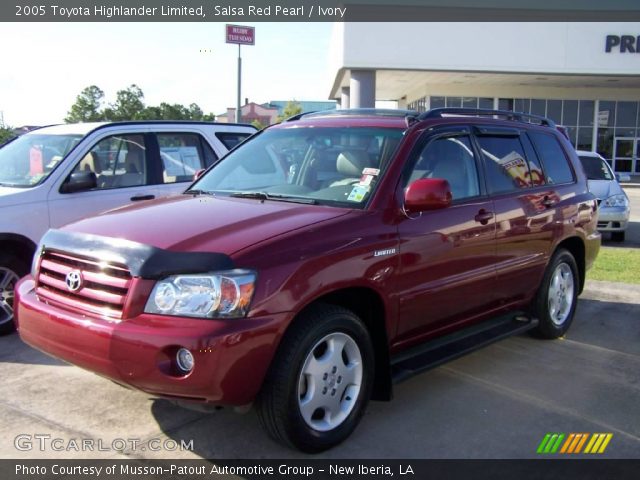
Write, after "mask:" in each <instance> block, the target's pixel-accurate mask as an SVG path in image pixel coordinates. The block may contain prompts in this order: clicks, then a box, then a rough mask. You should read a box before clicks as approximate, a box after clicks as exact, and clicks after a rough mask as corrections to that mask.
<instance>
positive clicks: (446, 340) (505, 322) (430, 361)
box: [391, 312, 538, 383]
mask: <svg viewBox="0 0 640 480" xmlns="http://www.w3.org/2000/svg"><path fill="white" fill-rule="evenodd" d="M537 325H538V319H537V318H530V317H528V316H527V315H525V314H524V313H523V312H511V313H509V314H508V315H504V316H501V317H497V318H494V319H491V320H487V321H485V322H482V323H479V324H477V325H473V326H471V327H467V328H465V329H463V330H460V331H458V332H454V333H451V334H449V335H445V336H444V337H438V338H436V339H433V340H430V341H428V342H426V343H423V344H421V345H418V346H416V347H412V348H410V349H409V350H407V351H404V352H401V353H399V354H397V355H394V356H393V357H392V358H391V373H392V378H393V382H394V383H398V382H401V381H403V380H406V379H407V378H410V377H412V376H414V375H416V374H418V373H421V372H424V371H426V370H429V369H431V368H435V367H437V366H439V365H442V364H443V363H446V362H448V361H450V360H454V359H456V358H458V357H462V356H463V355H466V354H467V353H471V352H473V351H475V350H478V349H480V348H482V347H485V346H487V345H490V344H492V343H494V342H497V341H498V340H502V339H503V338H507V337H510V336H512V335H517V334H519V333H522V332H526V331H527V330H531V329H532V328H535V327H536V326H537Z"/></svg>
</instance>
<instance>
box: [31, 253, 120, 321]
mask: <svg viewBox="0 0 640 480" xmlns="http://www.w3.org/2000/svg"><path fill="white" fill-rule="evenodd" d="M74 271H75V272H76V273H79V274H80V278H81V279H82V280H81V283H80V287H79V288H78V289H77V290H75V291H73V290H72V289H71V288H69V286H68V285H67V281H66V279H67V275H68V274H69V273H71V272H74ZM130 285H131V274H130V272H129V270H128V269H127V268H126V267H124V266H120V265H113V264H107V263H104V262H100V261H99V260H95V259H87V258H79V257H75V256H72V255H70V254H66V253H64V254H63V253H57V252H45V253H44V254H43V256H42V258H41V260H40V269H39V272H38V277H37V284H36V294H37V295H38V298H39V299H40V300H42V301H44V302H47V303H51V304H55V305H56V306H60V307H63V308H67V309H70V310H81V311H83V312H87V313H91V314H94V315H97V316H105V317H110V318H112V319H121V318H122V311H123V309H124V304H125V300H126V298H127V293H128V292H129V287H130Z"/></svg>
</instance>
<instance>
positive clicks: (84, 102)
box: [64, 85, 104, 123]
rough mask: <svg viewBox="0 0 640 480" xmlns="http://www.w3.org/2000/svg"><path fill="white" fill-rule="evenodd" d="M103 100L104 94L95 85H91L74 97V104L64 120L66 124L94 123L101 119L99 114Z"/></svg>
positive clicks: (101, 116) (101, 115)
mask: <svg viewBox="0 0 640 480" xmlns="http://www.w3.org/2000/svg"><path fill="white" fill-rule="evenodd" d="M103 100H104V92H103V91H102V90H100V88H98V87H97V86H95V85H91V86H89V87H87V88H85V89H84V90H82V92H80V95H78V96H77V97H76V102H75V103H74V104H73V105H72V106H71V109H70V110H69V113H67V117H66V118H65V119H64V121H65V122H67V123H76V122H96V121H99V120H102V119H103V114H102V113H101V112H100V109H101V108H102V102H103Z"/></svg>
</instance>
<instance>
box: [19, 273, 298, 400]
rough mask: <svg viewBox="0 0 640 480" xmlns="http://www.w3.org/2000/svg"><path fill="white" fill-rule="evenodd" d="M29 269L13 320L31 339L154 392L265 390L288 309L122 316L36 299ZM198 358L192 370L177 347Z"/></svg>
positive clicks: (187, 396)
mask: <svg viewBox="0 0 640 480" xmlns="http://www.w3.org/2000/svg"><path fill="white" fill-rule="evenodd" d="M34 286H35V284H34V281H33V279H32V278H31V277H29V276H28V277H26V278H25V279H23V280H21V281H20V282H19V283H18V285H17V287H16V300H15V305H16V310H15V312H16V322H17V325H18V331H19V333H20V336H21V338H22V339H23V340H24V341H25V342H26V343H27V344H29V345H31V346H33V347H35V348H37V349H39V350H41V351H43V352H45V353H48V354H50V355H52V356H54V357H57V358H60V359H62V360H64V361H67V362H69V363H72V364H75V365H78V366H79V367H82V368H85V369H87V370H91V371H93V372H95V373H97V374H99V375H102V376H104V377H107V378H109V379H111V380H113V381H115V382H117V383H120V384H125V385H129V386H132V387H134V388H137V389H140V390H143V391H145V392H148V393H150V394H152V395H154V396H159V397H166V398H173V399H181V400H185V401H195V402H208V403H211V404H215V405H246V404H248V403H251V402H252V401H253V399H254V398H255V396H256V395H257V393H258V392H259V390H260V387H261V385H262V382H263V380H264V377H265V375H266V372H267V369H268V367H269V365H270V363H271V360H272V358H273V354H274V352H275V349H276V346H277V344H278V341H279V339H280V336H281V333H282V331H283V330H284V325H285V324H286V321H287V318H288V315H289V314H288V313H280V314H275V315H270V316H264V317H259V318H242V319H230V320H209V319H202V320H201V319H192V318H182V317H168V316H162V315H151V314H144V313H143V314H141V315H138V316H136V317H134V318H130V319H126V320H123V321H121V322H113V321H107V320H103V319H101V318H94V317H90V316H87V315H83V314H80V313H76V312H73V311H69V310H65V309H62V308H57V307H53V306H50V305H48V304H46V303H43V302H41V301H39V300H38V298H37V297H36V294H35V292H34ZM180 347H184V348H188V349H189V350H190V351H191V352H192V354H193V356H194V359H195V367H194V369H193V370H192V371H191V372H190V373H188V374H187V375H184V374H182V373H181V372H179V371H178V370H177V369H176V368H175V361H174V358H175V353H176V352H177V350H178V349H179V348H180Z"/></svg>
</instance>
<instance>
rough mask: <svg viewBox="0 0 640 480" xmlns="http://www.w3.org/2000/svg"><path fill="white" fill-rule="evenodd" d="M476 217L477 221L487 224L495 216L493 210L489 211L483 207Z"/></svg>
mask: <svg viewBox="0 0 640 480" xmlns="http://www.w3.org/2000/svg"><path fill="white" fill-rule="evenodd" d="M474 218H475V221H476V222H480V223H481V224H482V225H486V224H487V223H489V220H491V219H492V218H493V212H487V211H486V210H485V209H484V208H483V209H482V210H480V211H479V212H478V214H477V215H476V216H475V217H474Z"/></svg>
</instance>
